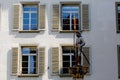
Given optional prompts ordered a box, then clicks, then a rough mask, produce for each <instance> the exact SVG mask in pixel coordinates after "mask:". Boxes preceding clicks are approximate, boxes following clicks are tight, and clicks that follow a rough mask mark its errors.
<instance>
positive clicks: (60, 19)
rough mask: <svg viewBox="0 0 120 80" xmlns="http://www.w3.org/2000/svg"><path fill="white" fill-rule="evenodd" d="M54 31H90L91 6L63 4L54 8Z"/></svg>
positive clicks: (76, 3)
mask: <svg viewBox="0 0 120 80" xmlns="http://www.w3.org/2000/svg"><path fill="white" fill-rule="evenodd" d="M52 12H53V14H52V22H53V23H52V24H53V25H52V31H54V32H57V31H60V32H73V31H74V23H75V24H76V29H75V30H77V31H88V30H89V6H88V4H81V2H61V3H60V4H54V5H53V7H52Z"/></svg>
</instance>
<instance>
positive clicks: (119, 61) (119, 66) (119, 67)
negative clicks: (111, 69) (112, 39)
mask: <svg viewBox="0 0 120 80" xmlns="http://www.w3.org/2000/svg"><path fill="white" fill-rule="evenodd" d="M117 51H118V78H119V79H120V45H118V46H117Z"/></svg>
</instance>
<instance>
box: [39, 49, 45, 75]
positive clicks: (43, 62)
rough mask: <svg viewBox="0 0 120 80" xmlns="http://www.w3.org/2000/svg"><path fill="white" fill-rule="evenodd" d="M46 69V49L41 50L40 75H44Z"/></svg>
mask: <svg viewBox="0 0 120 80" xmlns="http://www.w3.org/2000/svg"><path fill="white" fill-rule="evenodd" d="M44 68H45V48H43V47H40V48H39V73H40V74H43V73H44Z"/></svg>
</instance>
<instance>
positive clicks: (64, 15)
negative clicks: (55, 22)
mask: <svg viewBox="0 0 120 80" xmlns="http://www.w3.org/2000/svg"><path fill="white" fill-rule="evenodd" d="M62 18H70V14H69V13H63V14H62Z"/></svg>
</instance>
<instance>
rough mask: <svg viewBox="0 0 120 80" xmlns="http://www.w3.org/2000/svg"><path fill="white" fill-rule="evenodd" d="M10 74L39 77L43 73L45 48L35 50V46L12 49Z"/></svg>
mask: <svg viewBox="0 0 120 80" xmlns="http://www.w3.org/2000/svg"><path fill="white" fill-rule="evenodd" d="M12 51H13V57H12V74H13V75H17V76H21V77H23V76H26V77H27V76H34V77H35V76H36V77H37V76H39V74H40V75H42V74H43V73H44V58H45V56H44V55H45V48H39V49H38V48H37V45H28V44H27V45H24V44H22V45H20V51H19V52H20V53H18V48H13V49H12Z"/></svg>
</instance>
